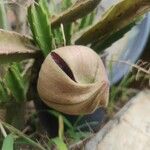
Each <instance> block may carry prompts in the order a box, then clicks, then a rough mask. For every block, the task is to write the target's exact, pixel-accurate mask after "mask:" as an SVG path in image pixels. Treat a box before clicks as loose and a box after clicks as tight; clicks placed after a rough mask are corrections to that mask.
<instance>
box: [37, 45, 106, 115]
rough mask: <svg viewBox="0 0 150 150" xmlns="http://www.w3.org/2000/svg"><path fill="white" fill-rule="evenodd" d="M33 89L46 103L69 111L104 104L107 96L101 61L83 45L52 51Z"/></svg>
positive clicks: (83, 110)
mask: <svg viewBox="0 0 150 150" xmlns="http://www.w3.org/2000/svg"><path fill="white" fill-rule="evenodd" d="M37 89H38V93H39V96H40V97H41V99H42V100H43V101H44V102H45V103H46V104H47V105H48V106H50V107H51V108H54V109H56V110H58V111H61V112H63V113H67V114H72V115H79V114H80V115H81V114H89V113H92V112H93V111H95V110H96V109H97V108H98V107H102V106H104V107H105V106H106V105H107V103H108V97H109V82H108V78H107V75H106V72H105V68H104V65H103V63H102V61H101V59H100V57H99V55H97V54H96V53H95V52H94V51H93V50H91V49H90V48H88V47H84V46H66V47H62V48H58V49H56V50H54V51H52V52H51V53H50V54H49V55H48V56H47V57H46V59H45V61H44V63H43V64H42V67H41V70H40V73H39V78H38V86H37Z"/></svg>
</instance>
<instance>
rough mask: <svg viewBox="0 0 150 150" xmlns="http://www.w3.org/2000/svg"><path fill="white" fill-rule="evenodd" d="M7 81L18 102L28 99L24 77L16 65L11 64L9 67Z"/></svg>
mask: <svg viewBox="0 0 150 150" xmlns="http://www.w3.org/2000/svg"><path fill="white" fill-rule="evenodd" d="M5 82H6V85H7V87H8V88H9V90H10V91H11V93H12V95H13V96H14V98H15V99H16V101H17V102H22V101H25V100H26V94H25V91H24V85H23V80H22V77H21V75H20V72H18V70H17V69H16V68H15V67H14V66H11V67H10V68H9V69H8V72H7V74H6V76H5Z"/></svg>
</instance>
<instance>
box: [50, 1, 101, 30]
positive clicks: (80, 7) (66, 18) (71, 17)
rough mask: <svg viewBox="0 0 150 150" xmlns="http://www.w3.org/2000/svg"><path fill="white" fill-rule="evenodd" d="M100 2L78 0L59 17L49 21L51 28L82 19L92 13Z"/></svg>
mask: <svg viewBox="0 0 150 150" xmlns="http://www.w3.org/2000/svg"><path fill="white" fill-rule="evenodd" d="M100 1H101V0H78V1H77V2H76V3H75V4H74V5H72V6H71V7H69V8H68V9H67V10H66V11H64V12H62V13H61V14H60V15H58V16H56V17H54V18H53V19H52V21H51V26H52V27H57V26H59V25H60V24H61V23H62V24H68V23H70V22H73V21H75V20H77V19H79V18H82V17H84V16H86V15H87V14H89V13H90V12H91V11H93V10H94V9H95V8H96V6H97V5H98V4H99V3H100Z"/></svg>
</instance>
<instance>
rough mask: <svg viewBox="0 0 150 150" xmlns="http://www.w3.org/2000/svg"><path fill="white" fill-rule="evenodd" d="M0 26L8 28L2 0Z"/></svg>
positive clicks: (0, 2) (0, 1)
mask: <svg viewBox="0 0 150 150" xmlns="http://www.w3.org/2000/svg"><path fill="white" fill-rule="evenodd" d="M0 28H2V29H7V28H8V24H7V16H6V11H5V5H4V1H3V0H0Z"/></svg>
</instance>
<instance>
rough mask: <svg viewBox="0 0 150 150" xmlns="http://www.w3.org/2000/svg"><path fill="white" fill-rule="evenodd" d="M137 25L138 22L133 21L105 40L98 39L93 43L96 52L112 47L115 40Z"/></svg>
mask: <svg viewBox="0 0 150 150" xmlns="http://www.w3.org/2000/svg"><path fill="white" fill-rule="evenodd" d="M135 25H136V22H132V23H130V24H129V25H127V26H126V27H124V28H122V29H120V30H119V31H117V32H115V33H113V34H112V35H110V36H108V37H107V38H105V39H103V40H99V39H98V40H97V41H96V42H93V43H92V46H91V47H92V48H93V49H94V50H95V51H96V52H98V53H99V52H101V51H102V50H104V49H106V48H108V47H110V46H111V45H112V44H113V43H114V42H116V41H117V40H119V39H120V38H122V37H123V36H124V35H125V34H126V33H127V32H128V31H130V30H131V29H132V28H133V27H134V26H135Z"/></svg>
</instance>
